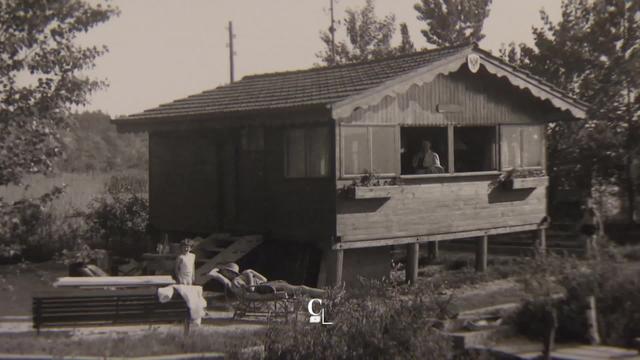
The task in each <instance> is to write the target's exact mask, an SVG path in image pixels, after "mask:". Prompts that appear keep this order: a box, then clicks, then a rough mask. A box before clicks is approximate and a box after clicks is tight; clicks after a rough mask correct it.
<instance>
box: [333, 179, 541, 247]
mask: <svg viewBox="0 0 640 360" xmlns="http://www.w3.org/2000/svg"><path fill="white" fill-rule="evenodd" d="M495 177H496V176H474V177H470V178H469V177H467V178H459V179H456V178H438V179H431V180H429V181H428V183H424V184H414V185H401V186H399V187H398V190H397V191H395V192H394V194H393V196H391V197H390V198H381V199H358V200H353V199H348V198H346V196H339V197H338V202H337V234H338V236H340V237H341V238H342V241H358V240H367V239H384V238H392V237H403V236H419V235H431V234H443V233H449V232H460V231H470V230H480V229H491V228H497V227H508V226H515V225H526V224H537V223H538V222H539V221H540V220H541V219H542V217H544V216H545V215H546V198H547V197H546V196H547V195H546V194H547V191H546V188H545V187H538V188H534V189H522V190H502V189H493V190H490V189H489V183H490V182H491V180H493V179H495Z"/></svg>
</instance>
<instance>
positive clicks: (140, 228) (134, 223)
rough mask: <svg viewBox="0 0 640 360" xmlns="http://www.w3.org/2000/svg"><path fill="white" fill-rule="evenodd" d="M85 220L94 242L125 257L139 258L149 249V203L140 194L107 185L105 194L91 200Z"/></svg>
mask: <svg viewBox="0 0 640 360" xmlns="http://www.w3.org/2000/svg"><path fill="white" fill-rule="evenodd" d="M110 183H114V182H113V181H112V182H110ZM125 190H126V188H125ZM84 219H85V221H86V224H87V227H88V228H87V238H88V239H92V241H91V245H93V246H98V247H102V248H105V249H109V250H111V251H113V253H114V254H115V255H118V256H125V257H138V256H139V255H140V254H142V252H144V251H145V250H146V244H147V240H148V237H149V234H148V223H149V202H148V200H147V199H146V198H144V197H142V196H140V195H138V194H137V193H135V192H133V191H129V192H127V191H123V189H122V187H121V186H118V187H115V186H112V187H109V186H107V193H106V194H105V195H102V196H99V197H96V198H94V199H93V200H92V201H91V203H90V204H89V209H88V210H87V212H86V213H85V214H84Z"/></svg>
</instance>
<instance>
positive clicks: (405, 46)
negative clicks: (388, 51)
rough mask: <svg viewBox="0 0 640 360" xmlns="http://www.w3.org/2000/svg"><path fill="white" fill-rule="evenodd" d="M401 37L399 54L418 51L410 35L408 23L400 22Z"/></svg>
mask: <svg viewBox="0 0 640 360" xmlns="http://www.w3.org/2000/svg"><path fill="white" fill-rule="evenodd" d="M400 37H401V39H402V40H401V41H400V45H398V47H397V49H396V52H397V53H398V54H409V53H412V52H415V51H416V47H415V46H414V45H413V41H411V36H410V35H409V28H408V27H407V23H401V24H400Z"/></svg>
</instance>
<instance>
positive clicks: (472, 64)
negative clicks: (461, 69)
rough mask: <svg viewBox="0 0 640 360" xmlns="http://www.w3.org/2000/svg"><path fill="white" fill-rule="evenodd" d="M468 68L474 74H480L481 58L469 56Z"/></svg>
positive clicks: (475, 55) (473, 55)
mask: <svg viewBox="0 0 640 360" xmlns="http://www.w3.org/2000/svg"><path fill="white" fill-rule="evenodd" d="M467 66H468V67H469V70H471V72H472V73H476V72H478V69H480V56H478V55H477V54H469V55H468V56H467Z"/></svg>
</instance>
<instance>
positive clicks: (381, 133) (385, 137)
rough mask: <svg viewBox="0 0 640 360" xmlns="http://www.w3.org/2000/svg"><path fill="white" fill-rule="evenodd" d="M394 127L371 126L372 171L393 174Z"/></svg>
mask: <svg viewBox="0 0 640 360" xmlns="http://www.w3.org/2000/svg"><path fill="white" fill-rule="evenodd" d="M395 139H396V137H395V128H394V127H390V126H373V127H371V141H372V153H373V171H374V172H375V173H376V174H394V173H395V166H396V140H395Z"/></svg>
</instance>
